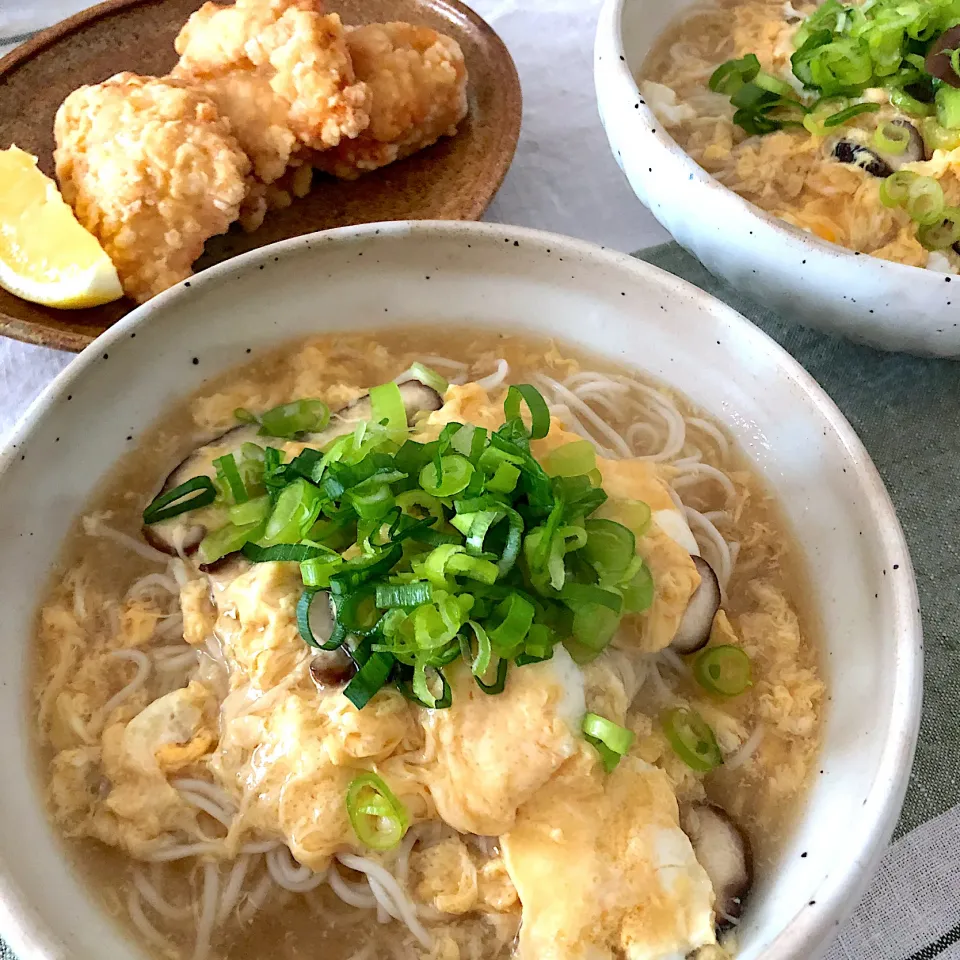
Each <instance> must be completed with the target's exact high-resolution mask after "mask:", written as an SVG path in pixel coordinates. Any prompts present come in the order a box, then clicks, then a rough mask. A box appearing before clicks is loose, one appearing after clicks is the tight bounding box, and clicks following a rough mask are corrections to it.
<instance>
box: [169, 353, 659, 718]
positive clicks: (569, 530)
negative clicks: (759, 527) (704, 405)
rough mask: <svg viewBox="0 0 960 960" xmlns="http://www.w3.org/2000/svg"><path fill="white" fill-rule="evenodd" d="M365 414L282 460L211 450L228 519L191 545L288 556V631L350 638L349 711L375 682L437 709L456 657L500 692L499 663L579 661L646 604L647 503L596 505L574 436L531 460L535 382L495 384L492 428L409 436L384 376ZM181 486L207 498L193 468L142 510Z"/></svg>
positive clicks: (586, 449)
mask: <svg viewBox="0 0 960 960" xmlns="http://www.w3.org/2000/svg"><path fill="white" fill-rule="evenodd" d="M413 372H414V373H419V374H421V375H424V374H423V371H416V370H414V371H413ZM370 410H371V412H370V419H369V421H361V422H358V423H357V424H356V426H355V427H354V426H351V429H350V432H349V433H347V434H343V435H341V436H340V437H339V438H337V439H336V440H334V441H333V442H332V443H325V444H324V447H325V449H323V450H321V449H316V448H313V447H311V446H309V443H307V444H306V445H303V444H302V443H298V444H297V447H296V450H295V454H296V455H295V456H293V457H292V458H289V457H288V456H287V454H286V452H285V450H284V449H283V448H281V446H280V445H278V446H276V447H274V446H267V447H264V448H261V447H260V446H258V445H257V444H250V443H246V444H243V445H242V446H240V447H239V449H238V450H236V451H234V452H228V453H225V454H224V455H223V456H222V457H219V458H218V459H217V461H216V467H217V470H218V475H219V478H220V480H219V486H220V498H219V501H218V502H217V506H218V507H220V508H221V514H222V515H223V517H224V519H225V520H226V521H227V522H225V523H223V524H222V525H221V526H220V527H219V528H217V529H213V530H211V531H210V532H209V533H208V534H207V536H206V537H205V539H204V541H203V543H202V545H201V548H200V556H201V559H202V560H203V561H204V562H212V561H213V560H215V559H218V558H219V557H221V556H225V555H226V554H228V553H232V552H235V551H237V550H241V551H242V552H243V555H244V556H245V557H246V558H247V559H249V560H251V561H253V562H254V563H266V562H282V563H284V562H285V563H297V564H299V571H300V577H301V579H302V581H303V592H302V594H301V597H300V601H299V603H298V605H297V625H298V629H299V631H300V634H301V636H302V637H303V639H304V641H305V642H306V643H308V644H310V645H312V646H316V647H322V648H324V649H335V648H337V647H340V646H343V647H344V648H345V649H346V650H347V651H349V654H350V656H351V657H352V659H353V660H354V662H355V663H356V665H357V668H358V669H357V673H356V674H355V675H354V677H353V678H352V679H351V681H350V682H349V683H348V684H347V686H346V687H345V689H344V695H345V696H346V697H347V698H348V699H349V700H350V701H351V702H352V703H353V704H354V706H356V707H357V709H362V708H363V707H364V706H365V705H366V704H367V703H368V702H369V701H370V700H371V699H372V698H373V697H374V696H376V694H377V692H378V691H379V690H381V689H382V688H383V687H384V686H388V685H389V686H391V687H394V688H396V689H398V690H400V691H401V692H402V693H403V694H404V695H405V696H407V697H409V698H410V699H411V700H412V701H414V702H416V703H417V704H419V705H420V706H422V707H424V708H425V709H431V710H440V709H444V708H445V707H447V706H449V705H450V703H451V700H452V691H451V687H450V684H449V683H448V681H447V678H446V677H445V675H444V668H445V667H446V666H447V665H448V664H451V663H452V662H453V661H454V660H456V659H458V658H462V659H463V660H464V661H465V662H466V663H467V664H468V665H469V667H470V670H471V672H472V674H473V675H474V677H475V678H476V681H477V683H478V684H479V685H480V687H481V689H482V690H483V691H484V692H485V693H488V694H491V695H495V694H498V693H500V692H502V690H503V689H504V685H505V683H506V681H507V676H508V671H509V669H510V664H511V662H512V663H513V665H514V666H516V667H517V668H520V667H523V666H524V665H526V664H532V663H537V662H541V661H544V660H549V659H550V658H551V657H552V656H553V653H554V648H555V647H556V644H557V643H559V642H563V643H564V644H565V645H566V646H567V648H568V649H569V650H570V652H571V655H573V656H574V657H575V658H576V659H578V660H579V661H581V662H584V661H587V660H589V659H591V658H593V657H595V656H597V655H598V654H599V653H600V652H601V651H602V650H603V649H604V648H605V647H606V645H607V644H608V643H609V642H610V640H611V639H612V638H613V636H614V635H615V633H616V631H617V630H618V628H619V626H620V622H621V618H622V617H623V616H624V615H625V614H627V613H632V612H638V611H642V610H644V609H646V608H647V607H648V606H649V604H650V603H651V601H652V597H653V582H652V579H651V577H650V573H649V570H647V568H646V567H645V566H644V564H643V561H642V560H641V559H640V557H638V556H637V550H636V540H637V538H638V537H640V536H643V534H644V532H645V531H646V529H647V526H648V525H649V523H650V510H649V507H647V505H646V504H643V503H640V502H639V501H618V502H617V503H616V504H611V507H610V513H611V515H610V516H609V517H600V516H594V514H595V513H596V511H597V510H598V509H599V508H600V507H602V506H603V505H604V504H605V502H606V500H607V497H606V494H605V493H604V492H603V490H602V489H601V488H600V487H599V486H598V484H599V483H600V481H601V479H602V478H601V477H600V475H599V471H598V470H597V457H596V452H595V450H594V448H593V446H592V445H591V444H589V443H587V442H586V441H575V442H573V443H569V444H565V445H564V446H561V447H559V448H556V449H555V450H554V451H553V453H551V454H550V455H549V456H548V457H547V458H545V462H546V468H545V466H544V464H541V462H540V461H539V460H538V459H537V458H536V456H534V454H533V453H532V452H531V443H533V442H535V441H537V440H542V439H543V438H544V437H546V436H547V434H548V433H549V430H550V411H549V408H548V406H547V404H546V401H545V400H544V399H543V397H542V396H541V395H540V393H539V392H538V391H537V390H536V389H535V388H534V387H532V386H530V385H529V384H520V385H515V386H511V387H509V388H508V390H507V392H506V396H505V399H504V404H503V411H504V423H503V425H502V426H501V427H500V428H499V429H496V430H494V431H490V430H487V429H485V428H483V427H477V426H473V425H470V424H462V423H457V422H453V423H448V424H446V425H444V426H443V427H442V428H440V430H439V434H438V435H437V436H436V439H432V440H428V441H426V442H420V441H415V440H412V439H410V436H409V427H408V424H407V413H406V410H405V409H404V404H403V400H402V396H401V392H400V390H399V388H398V387H397V385H396V383H386V384H382V385H381V386H379V387H374V388H373V389H372V390H371V391H370ZM327 415H328V414H327V413H326V405H325V404H322V403H321V402H320V401H315V400H307V401H296V402H294V403H289V404H283V405H281V406H280V407H276V408H274V409H273V410H272V411H268V412H267V413H266V414H264V415H263V416H262V417H261V418H260V421H259V422H260V423H261V424H262V426H263V428H264V430H265V431H266V430H267V428H269V432H270V433H271V434H273V435H277V436H288V437H289V436H302V435H303V434H304V433H309V432H313V431H314V430H316V429H318V428H320V426H321V425H322V424H325V423H326V417H327ZM191 495H192V496H193V497H199V501H197V500H194V501H192V503H194V504H195V505H197V506H199V505H207V504H209V503H211V502H213V500H214V498H215V497H216V495H217V485H215V484H214V482H213V481H212V480H211V479H210V478H209V477H197V478H194V479H193V480H191V481H189V482H188V483H187V484H184V485H182V486H181V487H179V488H178V489H177V490H175V491H170V493H168V494H165V495H164V499H162V500H161V499H158V502H157V503H156V504H154V505H152V508H151V509H152V511H153V513H156V512H157V511H163V510H167V511H169V510H170V509H171V507H173V509H174V510H175V512H174V513H172V514H170V515H176V514H177V513H180V512H183V511H185V510H186V509H190V508H191V505H190V504H191V502H188V503H187V505H186V506H183V505H181V504H179V503H178V502H177V501H178V498H187V497H190V496H191ZM621 517H622V518H623V519H624V520H625V521H626V523H621V522H619V519H620V518H621ZM318 604H322V608H321V607H318ZM311 614H313V616H312V615H311ZM321 627H322V629H321Z"/></svg>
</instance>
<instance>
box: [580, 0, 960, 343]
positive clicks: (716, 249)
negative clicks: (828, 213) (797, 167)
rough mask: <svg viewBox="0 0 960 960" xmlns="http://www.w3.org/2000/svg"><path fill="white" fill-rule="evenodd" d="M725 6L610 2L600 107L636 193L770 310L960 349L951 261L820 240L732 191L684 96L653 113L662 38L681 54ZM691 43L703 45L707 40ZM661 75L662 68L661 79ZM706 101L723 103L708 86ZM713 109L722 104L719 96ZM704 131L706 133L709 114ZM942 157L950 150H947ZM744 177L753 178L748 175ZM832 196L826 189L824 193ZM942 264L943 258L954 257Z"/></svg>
mask: <svg viewBox="0 0 960 960" xmlns="http://www.w3.org/2000/svg"><path fill="white" fill-rule="evenodd" d="M735 4H736V0H728V2H725V5H726V6H731V5H734V6H735ZM773 6H776V5H774V4H771V8H772V7H773ZM716 7H717V3H705V4H701V3H698V2H697V0H681V2H679V3H674V4H664V3H659V2H657V0H606V2H605V3H604V6H603V9H602V12H601V15H600V20H599V24H598V27H597V34H596V40H595V49H594V79H595V84H596V91H597V102H598V106H599V111H600V119H601V121H602V122H603V126H604V129H605V131H606V134H607V139H608V140H609V142H610V147H611V150H612V151H613V154H614V157H615V158H616V160H617V163H618V164H619V165H620V168H621V169H622V170H623V172H624V174H625V175H626V177H627V179H628V180H629V182H630V185H631V187H632V188H633V191H634V192H635V193H636V195H637V196H638V197H639V198H640V200H641V201H642V202H643V203H644V204H645V205H646V206H647V207H648V208H649V209H650V211H651V212H652V213H653V215H654V216H655V217H656V218H657V219H658V220H659V221H660V223H661V224H662V225H663V226H664V227H665V228H666V229H667V230H669V231H670V233H671V234H672V235H673V237H674V239H675V240H676V241H677V242H678V243H680V244H681V245H682V246H683V247H685V248H686V249H687V250H689V251H690V252H691V253H693V254H694V255H696V256H697V257H698V258H699V259H700V260H701V261H702V263H703V264H704V265H705V266H706V267H707V269H708V270H710V271H711V272H712V273H714V274H716V275H717V276H718V277H721V278H722V279H724V280H726V281H727V282H728V283H730V284H731V285H732V286H733V287H735V288H737V289H738V290H739V291H740V292H742V293H744V294H746V295H747V296H749V297H751V298H752V299H754V300H755V301H757V302H758V303H759V304H762V305H763V306H764V307H768V308H770V309H772V310H774V311H776V312H777V313H778V314H780V315H782V316H784V317H786V318H789V319H791V320H794V321H796V322H798V323H802V324H804V325H806V326H810V327H816V328H818V329H821V330H825V331H827V332H832V333H837V334H840V335H842V336H844V337H847V338H849V339H851V340H854V341H856V342H858V343H864V344H868V345H870V346H874V347H878V348H879V349H882V350H896V351H904V352H907V353H913V354H918V355H921V356H941V357H955V356H958V355H960V299H958V298H957V297H956V296H955V293H956V284H957V280H956V277H954V276H951V273H952V270H953V267H952V266H949V265H947V266H945V267H943V268H942V269H943V270H946V271H948V272H946V273H944V272H939V271H940V270H941V267H939V266H937V267H935V268H934V267H933V262H932V261H931V266H930V267H928V268H927V269H923V268H920V267H914V266H909V265H907V264H906V263H902V262H894V260H895V257H894V256H893V255H891V256H890V259H880V258H879V257H875V256H868V255H866V254H861V253H860V252H857V251H855V250H853V249H847V248H845V247H843V246H841V245H839V244H838V243H831V242H828V241H827V240H825V239H821V238H820V236H817V235H816V234H815V233H814V232H812V231H813V228H810V229H809V230H806V229H801V228H800V227H797V226H794V225H793V224H791V223H788V222H787V221H786V220H784V219H781V218H780V217H778V216H775V215H773V214H772V213H768V212H767V211H766V210H764V209H761V208H760V207H759V206H756V205H754V204H752V203H750V202H749V201H747V200H745V199H743V198H742V197H741V196H739V195H738V194H737V193H735V192H734V191H733V190H732V189H730V188H728V187H727V186H724V184H723V183H721V182H720V181H719V180H718V179H717V178H715V177H714V176H712V175H711V174H710V173H708V172H707V171H706V170H705V169H704V168H703V167H701V166H700V165H699V164H698V163H697V162H696V161H695V160H693V159H692V158H691V157H690V156H689V155H688V154H687V153H686V152H684V150H683V149H682V147H681V146H680V145H679V144H678V143H677V141H676V140H675V139H674V137H673V136H672V135H671V129H676V127H675V125H674V121H673V120H671V119H670V118H680V117H681V116H682V114H681V111H684V110H690V107H689V106H688V105H687V104H686V103H685V102H683V101H682V100H677V101H676V102H674V103H672V104H671V103H669V102H666V103H664V104H662V105H661V104H658V105H657V111H658V112H659V113H660V116H659V117H658V116H657V113H655V112H654V110H653V109H652V105H651V103H649V102H647V98H645V97H644V94H643V92H642V88H643V86H644V84H643V82H642V81H643V80H644V79H646V78H648V77H649V74H647V73H645V71H646V69H647V67H648V65H649V64H650V63H651V62H653V58H656V61H655V62H656V63H657V64H659V65H660V66H661V67H662V64H663V62H667V59H668V58H667V57H666V54H665V50H666V48H665V47H664V44H666V43H668V42H669V43H671V44H674V47H673V53H675V54H676V55H677V56H681V55H682V49H683V43H684V40H683V30H684V29H686V28H687V26H689V29H690V30H698V29H699V30H700V31H701V32H700V33H698V34H697V37H698V40H701V39H702V33H703V32H704V31H707V30H711V31H715V30H717V22H718V21H717V17H716ZM700 8H702V9H703V10H704V11H706V12H707V15H708V21H709V22H707V21H704V23H703V24H701V25H700V27H699V28H698V26H697V23H696V18H695V17H694V18H693V19H691V20H690V21H689V24H688V18H691V17H692V15H693V14H694V13H695V11H697V10H698V9H700ZM783 9H784V10H785V11H788V12H789V11H790V10H792V9H793V8H792V7H791V6H790V4H789V3H788V4H786V5H784V8H783ZM804 9H806V8H804ZM797 16H798V17H799V14H798V15H797ZM724 17H725V18H724V19H723V20H722V21H720V22H722V23H723V24H731V23H732V22H733V19H732V17H731V16H730V15H729V14H724ZM779 26H783V24H779ZM723 33H724V31H723V30H720V34H723ZM689 46H690V49H691V50H693V49H695V48H696V49H697V50H700V48H701V47H702V43H700V44H689ZM733 49H734V44H733V42H732V39H731V37H730V36H727V35H722V36H720V37H718V40H717V49H716V51H713V52H715V54H716V57H715V63H714V62H713V61H711V63H712V65H713V66H719V65H720V63H722V62H723V61H724V60H726V59H727V58H728V57H729V56H734V55H735V54H734V53H733ZM669 62H670V63H671V66H672V67H673V68H674V69H675V70H677V71H679V70H680V69H681V66H680V64H682V60H681V61H677V60H671V61H669ZM657 75H658V73H656V72H655V73H654V77H656V76H657ZM707 79H709V75H706V76H705V77H704V80H703V84H704V85H705V83H706V80H707ZM691 82H692V81H691ZM700 97H701V99H704V100H707V99H709V98H711V97H713V98H716V100H720V99H721V98H720V96H719V95H717V94H713V93H709V92H707V93H701V94H700ZM711 104H712V105H713V106H714V107H715V101H711ZM723 104H724V106H723V108H722V112H723V115H724V116H726V111H727V110H728V109H732V108H730V107H729V101H727V100H725V101H723ZM703 129H704V130H707V129H708V126H707V123H706V120H704V123H703ZM838 129H839V128H838ZM802 132H803V131H801V133H802ZM678 136H681V134H678ZM683 136H686V133H684V134H683ZM747 142H748V143H749V142H751V141H749V140H748V141H747ZM827 142H828V143H830V142H832V141H830V140H828V141H827ZM941 155H942V156H945V157H948V156H949V154H940V153H938V156H941ZM731 168H732V169H731V170H730V171H729V177H728V178H729V179H734V180H735V179H736V177H734V176H733V173H734V171H736V170H739V167H738V166H737V165H736V164H735V163H733V161H731ZM790 170H791V165H790V157H789V156H785V157H784V158H783V172H782V174H781V177H780V179H781V180H783V181H788V180H789V176H790ZM737 175H738V176H739V174H737ZM799 176H801V177H802V173H800V174H799ZM746 177H747V175H746V174H744V175H743V177H742V178H741V180H743V179H744V178H746ZM821 179H823V178H821ZM867 179H868V180H870V179H871V178H869V177H868V178H867ZM751 186H754V187H755V189H756V191H757V192H758V194H759V193H761V192H762V191H764V190H766V193H764V194H763V196H764V201H763V204H764V206H769V207H771V208H776V207H777V203H778V198H777V196H776V189H777V188H776V184H773V185H767V184H762V183H757V184H751ZM797 189H798V188H797ZM864 189H866V188H864ZM873 189H874V192H875V189H876V188H875V187H874V188H873ZM828 193H829V189H828V188H826V187H825V188H824V196H825V197H826V195H827V194H828ZM791 196H792V195H791ZM844 199H845V200H846V201H847V202H848V203H849V202H850V200H849V198H844ZM791 202H792V201H791V199H790V198H787V197H785V198H784V199H783V202H782V204H781V205H782V206H783V208H784V209H791V207H790V204H791ZM824 202H826V201H824ZM838 202H839V201H838ZM864 216H865V217H866V216H868V215H867V214H864ZM939 259H940V260H941V261H943V262H944V263H945V258H943V257H940V258H939Z"/></svg>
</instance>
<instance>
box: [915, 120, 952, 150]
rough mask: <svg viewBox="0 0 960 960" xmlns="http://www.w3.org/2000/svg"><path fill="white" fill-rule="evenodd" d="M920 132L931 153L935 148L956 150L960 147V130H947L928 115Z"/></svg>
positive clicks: (921, 125)
mask: <svg viewBox="0 0 960 960" xmlns="http://www.w3.org/2000/svg"><path fill="white" fill-rule="evenodd" d="M920 133H921V134H922V135H923V142H924V143H925V144H926V145H927V150H929V151H930V153H933V151H934V150H956V148H957V147H960V130H947V129H946V127H941V126H940V124H939V123H937V121H936V120H935V119H933V117H926V118H924V119H923V120H922V121H921V123H920Z"/></svg>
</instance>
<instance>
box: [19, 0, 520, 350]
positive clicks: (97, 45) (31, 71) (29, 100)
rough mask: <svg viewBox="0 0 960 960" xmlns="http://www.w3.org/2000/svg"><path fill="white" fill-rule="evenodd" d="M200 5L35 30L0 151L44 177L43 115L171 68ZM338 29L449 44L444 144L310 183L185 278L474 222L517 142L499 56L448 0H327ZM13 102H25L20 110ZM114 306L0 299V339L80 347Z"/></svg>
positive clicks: (208, 254) (49, 159)
mask: <svg viewBox="0 0 960 960" xmlns="http://www.w3.org/2000/svg"><path fill="white" fill-rule="evenodd" d="M201 4H202V0H107V2H106V3H102V4H100V5H99V6H96V7H92V8H91V9H89V10H85V11H83V12H82V13H79V14H77V15H76V16H75V17H70V18H69V19H68V20H64V21H63V22H62V23H59V24H57V25H56V26H54V27H51V28H50V29H49V30H45V31H44V32H43V33H40V34H38V35H37V36H36V37H34V38H33V39H32V40H30V41H28V42H27V43H25V44H24V45H23V46H22V47H20V48H18V49H16V50H14V51H13V52H12V53H10V54H9V55H8V56H6V57H4V58H2V59H0V148H3V147H6V146H7V145H8V144H11V143H15V144H16V145H17V146H19V147H20V148H21V149H23V150H27V151H28V152H30V153H32V154H34V155H35V156H37V157H38V158H39V161H40V167H41V169H42V170H43V171H44V173H46V174H47V175H48V176H53V173H54V169H53V147H54V142H53V118H54V115H55V114H56V111H57V107H59V105H60V104H61V103H62V102H63V99H64V97H66V96H67V94H68V93H70V91H71V90H74V89H75V88H76V87H78V86H80V85H81V84H84V83H97V82H98V81H100V80H104V79H106V78H107V77H109V76H111V75H112V74H114V73H117V72H119V71H121V70H132V71H133V72H135V73H142V74H151V75H161V74H165V73H166V72H167V71H169V70H170V69H171V68H172V67H173V65H174V64H175V63H176V60H177V55H176V53H175V52H174V49H173V41H174V38H175V37H176V35H177V33H178V31H179V29H180V27H181V26H182V25H183V23H184V22H185V21H186V19H187V18H188V17H189V16H190V14H191V13H193V11H194V10H196V9H197V8H198V7H199V6H201ZM326 8H327V10H328V11H330V12H332V13H339V14H340V16H341V18H342V19H343V21H344V23H349V24H360V23H376V22H382V21H388V20H407V21H409V22H411V23H416V24H422V25H424V26H428V27H433V28H434V29H436V30H439V31H441V32H443V33H446V34H448V35H450V36H452V37H454V39H456V40H457V41H458V43H459V44H460V46H461V47H462V49H463V53H464V57H465V59H466V64H467V70H468V71H469V74H470V85H469V88H468V97H469V104H470V112H469V114H468V115H467V117H466V119H465V120H464V121H463V122H462V123H461V124H460V128H459V132H458V133H457V136H455V137H450V138H448V137H444V138H442V139H441V140H440V141H439V142H438V143H436V144H434V145H433V146H432V147H428V148H427V149H426V150H423V151H421V152H420V153H417V154H415V155H414V156H412V157H408V158H407V159H406V160H401V161H399V162H398V163H394V164H391V165H390V166H387V167H384V168H382V169H380V170H377V171H375V172H373V173H369V174H366V175H365V176H363V177H361V178H360V179H359V180H356V181H351V182H346V181H342V180H335V179H333V178H332V177H327V176H325V175H322V174H320V173H315V174H314V186H313V190H312V191H311V193H310V194H309V196H307V197H305V198H303V199H301V200H298V201H297V202H296V203H294V204H293V206H291V207H288V208H287V209H286V210H279V211H273V212H271V213H269V214H268V215H267V219H266V220H265V221H264V223H263V225H262V226H261V227H260V228H259V229H258V230H256V231H255V232H254V233H244V232H243V231H242V230H241V229H240V228H239V227H238V226H236V225H234V227H233V228H232V229H231V230H230V232H229V233H227V234H225V235H224V236H219V237H214V238H212V239H211V240H210V241H209V242H208V243H207V246H206V250H205V252H204V255H203V257H201V259H200V260H199V261H198V263H197V265H196V269H197V270H201V269H203V268H205V267H208V266H212V265H213V264H215V263H220V262H221V261H223V260H225V259H227V258H228V257H232V256H236V255H237V254H238V253H244V252H246V251H247V250H252V249H254V248H255V247H262V246H264V245H265V244H268V243H273V242H275V241H277V240H285V239H287V238H288V237H296V236H301V235H303V234H305V233H314V232H315V231H317V230H326V229H328V228H331V227H341V226H345V225H348V224H357V223H370V222H373V221H379V220H410V219H417V220H419V219H424V220H476V219H478V218H479V217H480V216H481V215H482V214H483V211H484V210H485V209H486V208H487V206H488V205H489V203H490V201H491V200H492V199H493V197H494V194H495V193H496V192H497V189H498V188H499V186H500V184H501V182H502V181H503V178H504V176H505V175H506V172H507V168H508V167H509V166H510V161H511V160H512V159H513V154H514V151H515V150H516V146H517V140H518V138H519V136H520V114H521V93H520V81H519V79H518V77H517V71H516V68H515V67H514V64H513V60H512V59H511V57H510V54H509V52H508V51H507V48H506V47H505V46H504V44H503V42H502V41H501V40H500V38H499V37H498V36H497V35H496V33H494V31H493V30H492V29H491V27H490V26H489V25H488V24H487V23H486V22H484V21H483V20H482V19H481V18H480V17H479V16H477V14H475V13H474V12H473V11H472V10H470V9H469V8H468V7H466V6H465V5H464V4H462V3H460V2H459V0H328V2H327V3H326ZM25 105H29V107H28V108H27V107H26V106H25ZM135 306H136V304H134V303H133V302H132V301H131V300H128V299H126V298H124V299H122V300H118V301H117V302H115V303H108V304H106V305H105V306H102V307H93V308H90V309H86V310H56V309H53V308H51V307H44V306H40V305H38V304H32V303H27V302H26V301H24V300H20V299H19V298H17V297H15V296H13V294H10V293H7V292H6V291H5V290H0V334H4V335H6V336H8V337H14V338H15V339H17V340H25V341H27V342H28V343H39V344H43V345H44V346H49V347H57V348H59V349H62V350H74V351H78V350H82V349H83V348H84V347H85V346H87V344H88V343H90V341H91V340H93V338H94V337H96V336H97V335H98V334H100V333H102V332H103V331H104V330H105V329H106V328H107V327H109V326H110V325H111V324H113V323H115V322H116V321H117V320H118V319H119V318H120V317H122V316H123V315H124V314H126V313H129V312H130V311H131V310H132V309H133V308H134V307H135Z"/></svg>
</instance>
